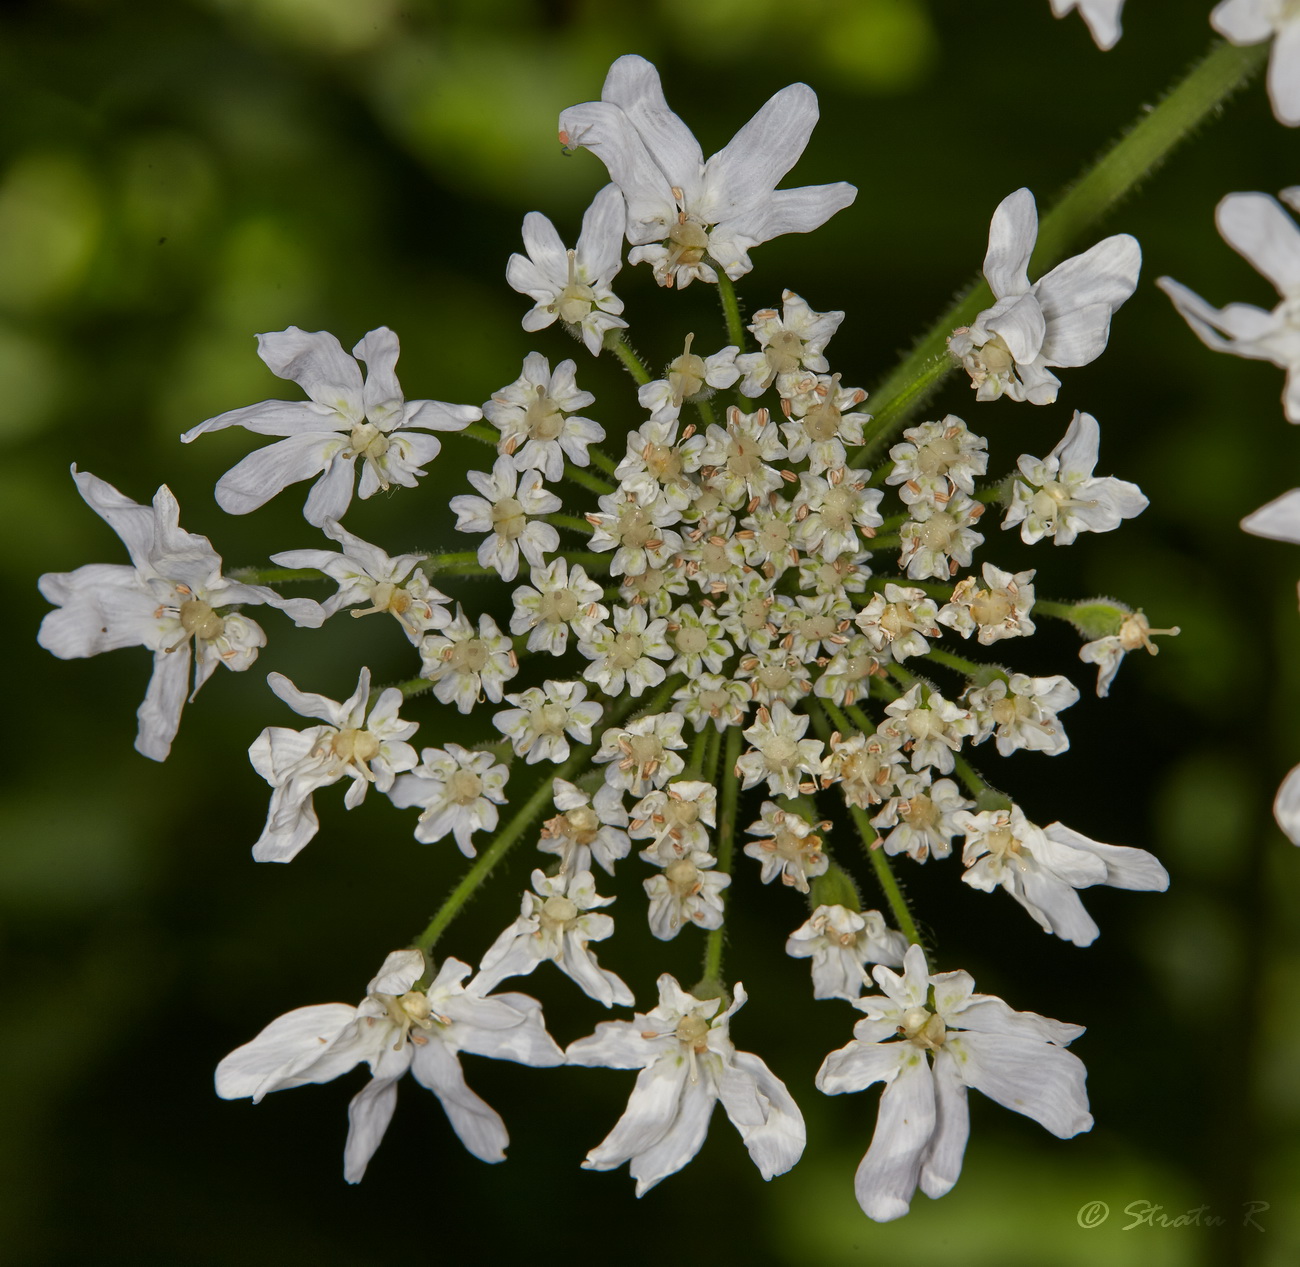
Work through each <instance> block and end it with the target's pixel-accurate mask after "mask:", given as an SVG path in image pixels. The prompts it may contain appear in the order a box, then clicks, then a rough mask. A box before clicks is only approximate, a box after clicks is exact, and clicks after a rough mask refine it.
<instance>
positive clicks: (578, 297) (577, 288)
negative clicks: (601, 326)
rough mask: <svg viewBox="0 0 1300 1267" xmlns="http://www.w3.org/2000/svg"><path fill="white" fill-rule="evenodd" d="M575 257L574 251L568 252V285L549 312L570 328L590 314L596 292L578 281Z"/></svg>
mask: <svg viewBox="0 0 1300 1267" xmlns="http://www.w3.org/2000/svg"><path fill="white" fill-rule="evenodd" d="M576 257H577V252H576V251H570V252H569V283H568V285H567V286H565V288H564V289H563V290H562V291H560V294H559V297H558V298H557V299H556V301H555V302H554V303H553V304H552V305H551V311H552V312H554V313H557V314H558V315H559V318H560V320H561V321H567V322H568V323H569V325H571V326H576V325H578V324H579V323H580V322H581V321H582V319H583V318H584V317H586V316H587V315H588V314H589V313H590V312H591V309H592V305H593V304H594V303H595V302H596V292H595V291H594V290H592V288H591V287H590V286H586V285H584V284H583V283H582V282H580V281H579V280H578V268H577V260H576Z"/></svg>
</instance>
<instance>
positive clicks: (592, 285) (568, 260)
mask: <svg viewBox="0 0 1300 1267" xmlns="http://www.w3.org/2000/svg"><path fill="white" fill-rule="evenodd" d="M626 222H627V212H626V209H625V208H624V205H623V195H622V194H621V193H619V191H618V186H617V185H606V186H605V188H604V189H602V190H601V191H600V193H598V194H597V195H596V197H595V198H594V199H593V200H592V203H591V206H590V207H588V208H587V210H586V212H585V213H584V214H583V217H582V232H581V233H580V234H579V235H578V245H577V248H576V249H575V250H565V247H564V243H563V242H562V241H561V240H560V235H559V234H558V233H557V232H556V231H555V226H554V225H553V224H552V223H551V222H550V221H549V220H548V219H547V218H546V217H545V216H544V215H542V213H541V212H540V211H530V212H529V213H528V214H527V215H526V216H525V217H524V230H523V232H524V250H525V251H527V252H528V256H527V258H525V257H524V256H522V255H512V256H511V257H510V261H509V263H508V264H507V265H506V281H508V282H509V283H510V285H511V286H512V287H513V288H514V289H515V290H517V291H519V293H520V294H521V295H528V296H529V297H530V298H531V299H532V300H533V302H534V304H535V305H536V306H535V307H534V308H532V309H530V310H529V311H528V312H526V313H525V314H524V320H523V327H524V329H525V330H527V331H528V332H529V333H530V334H531V333H532V332H533V331H534V330H544V329H546V327H547V326H549V325H551V324H552V322H554V321H555V319H556V318H557V317H558V318H559V319H560V320H561V321H562V322H564V324H565V325H566V326H567V327H568V328H569V329H570V330H572V331H573V332H574V333H575V334H580V335H581V337H582V341H583V343H584V344H585V345H586V348H587V351H588V352H590V353H591V354H592V356H599V355H600V349H601V344H602V342H603V340H604V338H605V333H606V332H607V331H609V330H623V329H626V328H627V322H626V321H624V320H623V319H622V318H621V317H620V316H619V315H618V314H619V313H621V312H622V311H623V301H622V300H621V299H619V298H618V296H617V295H615V294H614V292H613V291H612V290H610V283H611V282H612V281H613V279H614V274H615V273H617V272H618V270H619V269H620V268H622V266H623V226H624V224H625V223H626Z"/></svg>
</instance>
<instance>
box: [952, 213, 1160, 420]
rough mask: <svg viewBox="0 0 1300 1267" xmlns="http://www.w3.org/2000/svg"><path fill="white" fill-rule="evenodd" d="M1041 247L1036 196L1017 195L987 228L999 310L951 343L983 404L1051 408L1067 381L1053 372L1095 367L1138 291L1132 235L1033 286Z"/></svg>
mask: <svg viewBox="0 0 1300 1267" xmlns="http://www.w3.org/2000/svg"><path fill="white" fill-rule="evenodd" d="M1037 240H1038V208H1037V207H1036V206H1035V205H1034V195H1033V194H1032V193H1030V192H1029V190H1028V189H1017V190H1016V192H1015V193H1013V194H1009V195H1008V196H1007V197H1006V198H1004V199H1003V200H1002V202H1001V203H999V204H998V208H997V210H996V211H995V212H994V213H993V220H992V223H991V224H990V226H989V249H988V254H987V255H985V257H984V276H985V278H987V280H988V283H989V286H990V288H991V289H992V291H993V298H994V300H995V303H994V305H993V307H992V308H985V309H984V311H983V312H981V313H980V314H979V316H977V317H976V318H975V320H974V322H973V323H972V324H971V325H970V326H969V328H963V329H960V330H954V331H953V334H952V337H951V338H950V339H949V340H948V346H949V348H950V349H951V351H952V354H953V355H954V356H955V357H956V358H957V359H958V360H959V361H960V362H961V363H962V365H963V366H964V367H965V368H966V372H967V373H968V374H970V377H971V384H972V386H973V387H974V388H975V389H976V396H977V398H978V399H979V400H996V399H997V398H998V397H999V396H1002V395H1006V396H1008V397H1009V398H1010V399H1011V400H1028V401H1029V402H1030V403H1031V404H1035V405H1050V404H1051V403H1052V402H1053V401H1054V400H1055V399H1056V390H1057V388H1058V387H1060V385H1061V381H1060V379H1058V378H1057V377H1056V376H1055V375H1054V374H1053V373H1052V372H1051V370H1050V369H1049V366H1051V367H1056V368H1061V367H1074V366H1079V365H1087V364H1088V363H1089V362H1090V361H1095V360H1096V359H1097V357H1099V356H1100V355H1101V354H1102V352H1103V351H1105V349H1106V341H1107V339H1108V338H1109V337H1110V319H1111V317H1112V316H1113V315H1114V313H1115V310H1116V309H1117V308H1119V306H1120V305H1121V304H1122V303H1123V302H1124V301H1125V300H1126V299H1127V298H1128V297H1129V296H1130V295H1131V294H1132V293H1133V291H1134V289H1135V288H1136V286H1137V280H1138V272H1139V271H1140V269H1141V267H1142V249H1141V247H1139V246H1138V244H1137V239H1136V238H1133V237H1131V236H1129V234H1127V233H1118V234H1116V235H1115V236H1114V237H1109V238H1105V239H1103V240H1102V241H1101V242H1098V243H1097V245H1096V246H1094V247H1093V248H1092V249H1091V250H1089V251H1085V252H1084V253H1083V254H1082V255H1076V256H1074V257H1072V258H1071V259H1068V260H1066V261H1065V262H1064V263H1061V264H1058V265H1057V266H1056V267H1055V268H1054V269H1052V271H1051V272H1050V273H1047V274H1045V275H1044V276H1043V277H1041V278H1040V279H1039V280H1038V281H1036V282H1033V283H1032V284H1031V283H1030V281H1029V257H1030V256H1031V255H1032V254H1033V251H1034V244H1035V242H1037Z"/></svg>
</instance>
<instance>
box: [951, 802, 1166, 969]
mask: <svg viewBox="0 0 1300 1267" xmlns="http://www.w3.org/2000/svg"><path fill="white" fill-rule="evenodd" d="M955 822H956V824H957V829H958V830H959V831H961V832H964V833H965V836H966V845H965V848H964V849H963V850H962V862H963V863H964V864H965V867H966V870H965V871H964V872H963V873H962V877H961V878H962V879H963V880H964V881H965V882H966V883H967V884H969V885H970V886H971V887H972V888H975V889H980V890H982V891H983V892H985V893H992V892H993V890H994V889H995V888H998V887H999V886H1000V887H1002V888H1004V889H1006V891H1007V892H1008V893H1010V894H1011V896H1012V897H1013V898H1015V899H1016V901H1017V902H1019V903H1020V905H1021V906H1023V907H1024V908H1025V910H1027V911H1028V912H1029V913H1030V915H1032V916H1033V917H1034V919H1035V920H1036V921H1037V923H1038V924H1039V925H1040V926H1041V927H1042V928H1043V930H1044V931H1045V932H1049V933H1055V934H1056V936H1057V937H1061V938H1063V939H1064V940H1066V941H1070V942H1073V943H1074V944H1075V945H1076V946H1090V945H1091V944H1092V943H1093V941H1094V940H1096V937H1097V933H1098V931H1099V930H1098V928H1097V925H1096V924H1095V923H1094V922H1093V919H1092V916H1090V915H1089V914H1088V912H1087V911H1086V910H1084V908H1083V903H1082V902H1081V901H1080V900H1079V895H1078V893H1077V892H1076V891H1075V890H1077V889H1086V888H1089V887H1091V886H1092V885H1094V884H1108V885H1110V886H1111V887H1112V888H1116V889H1147V890H1154V891H1156V892H1161V893H1163V892H1164V890H1165V889H1167V888H1168V887H1169V873H1168V872H1167V871H1166V870H1165V869H1164V867H1162V866H1161V865H1160V863H1159V862H1158V861H1157V860H1156V859H1155V858H1154V857H1153V856H1152V855H1151V854H1149V853H1147V851H1146V850H1145V849H1133V848H1130V847H1129V846H1127V845H1104V844H1102V843H1101V842H1100V841H1096V840H1090V839H1089V838H1088V837H1087V836H1085V835H1083V834H1082V833H1081V832H1077V831H1073V830H1071V829H1070V828H1069V827H1066V826H1065V824H1064V823H1049V824H1048V825H1047V826H1046V827H1038V826H1035V824H1033V823H1031V822H1030V821H1029V820H1028V819H1027V818H1026V817H1025V815H1024V813H1023V811H1022V810H1021V809H1020V807H1019V806H1018V805H1013V806H1012V807H1011V809H1010V810H984V811H982V812H981V813H978V814H972V813H969V812H968V811H965V810H962V811H959V812H958V813H957V815H956V818H955Z"/></svg>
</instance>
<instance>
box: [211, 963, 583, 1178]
mask: <svg viewBox="0 0 1300 1267" xmlns="http://www.w3.org/2000/svg"><path fill="white" fill-rule="evenodd" d="M424 971H425V962H424V955H423V954H421V952H420V951H418V950H395V951H393V953H392V954H390V955H389V956H388V958H387V959H385V960H384V964H383V967H381V968H380V969H379V975H378V976H376V977H375V979H374V980H373V981H371V983H370V984H369V985H368V986H367V987H366V997H365V998H364V999H363V1000H362V1001H361V1003H360V1004H359V1005H358V1006H357V1007H351V1006H349V1005H348V1004H346V1003H320V1004H317V1005H316V1006H314V1007H300V1008H296V1009H295V1010H294V1011H292V1012H286V1013H285V1014H284V1015H283V1016H281V1017H278V1018H277V1019H276V1020H274V1021H272V1022H271V1023H270V1024H269V1025H268V1026H267V1027H266V1028H265V1029H264V1030H263V1031H262V1032H261V1033H260V1034H258V1035H257V1037H256V1038H254V1039H253V1040H252V1041H251V1042H247V1043H245V1044H244V1045H243V1046H242V1047H238V1048H236V1049H235V1050H234V1051H232V1052H231V1053H230V1055H229V1056H227V1057H226V1058H225V1059H224V1060H223V1061H222V1062H221V1063H220V1064H219V1065H218V1066H217V1078H216V1082H217V1094H218V1095H219V1096H220V1097H221V1098H222V1099H223V1100H238V1099H242V1098H243V1097H245V1096H251V1097H252V1100H253V1103H254V1104H256V1103H258V1101H260V1100H261V1099H262V1097H263V1096H265V1095H269V1094H270V1093H271V1092H272V1091H283V1090H286V1089H287V1088H289V1087H301V1086H304V1085H305V1084H307V1083H309V1082H331V1081H333V1080H334V1079H335V1078H337V1077H339V1076H340V1075H341V1074H345V1073H347V1072H348V1071H349V1070H350V1069H352V1068H354V1067H355V1066H356V1065H359V1064H361V1063H362V1062H365V1063H366V1064H367V1065H369V1066H370V1075H371V1080H370V1081H369V1082H368V1083H367V1084H366V1085H365V1086H364V1087H362V1089H361V1090H360V1091H359V1092H357V1094H356V1095H355V1096H353V1098H352V1103H351V1104H350V1105H349V1106H348V1139H347V1143H346V1144H345V1145H344V1148H343V1177H344V1178H345V1179H346V1180H347V1181H348V1183H360V1182H361V1178H362V1176H363V1175H364V1174H365V1173H366V1166H367V1165H368V1164H369V1163H370V1159H371V1158H372V1157H373V1156H374V1154H375V1149H377V1148H378V1147H379V1144H380V1141H381V1140H382V1139H383V1138H384V1132H385V1131H386V1130H387V1129H388V1123H389V1122H390V1121H391V1120H392V1116H393V1110H394V1108H396V1106H397V1082H398V1080H399V1079H400V1078H401V1077H402V1075H403V1074H404V1073H406V1071H407V1070H408V1069H409V1070H410V1071H411V1073H412V1075H413V1076H414V1078H415V1080H416V1081H417V1082H418V1083H419V1084H420V1085H421V1086H423V1087H428V1089H429V1090H430V1091H432V1092H433V1094H434V1095H436V1096H437V1097H438V1102H439V1103H440V1104H441V1105H442V1107H443V1109H444V1110H445V1111H446V1114H447V1117H448V1119H449V1120H450V1122H451V1126H452V1129H453V1130H454V1131H455V1132H456V1134H457V1135H458V1136H459V1137H460V1141H461V1143H462V1144H464V1145H465V1147H466V1148H468V1149H469V1151H470V1152H471V1153H473V1154H474V1156H475V1157H478V1158H481V1159H482V1160H483V1161H489V1162H495V1161H504V1160H505V1148H506V1145H507V1144H508V1143H509V1142H510V1139H509V1136H508V1135H507V1134H506V1127H505V1123H504V1122H503V1121H502V1120H501V1117H500V1115H499V1114H498V1113H497V1112H496V1110H495V1109H493V1108H492V1107H491V1106H490V1105H488V1104H486V1103H484V1102H483V1101H482V1100H481V1099H479V1097H478V1096H477V1095H475V1094H474V1092H473V1091H471V1090H470V1089H469V1087H468V1086H466V1085H465V1076H464V1074H463V1073H462V1072H461V1068H460V1061H459V1059H458V1056H459V1054H460V1053H461V1052H462V1051H467V1052H471V1053H473V1054H474V1055H478V1056H491V1057H493V1058H495V1059H497V1060H513V1061H517V1062H518V1063H519V1064H521V1065H536V1066H539V1067H547V1066H553V1065H560V1064H563V1063H564V1055H563V1053H562V1052H561V1051H560V1049H559V1047H557V1046H556V1044H555V1040H554V1039H552V1038H551V1036H550V1035H549V1034H548V1033H547V1032H546V1023H545V1021H544V1020H543V1019H542V1009H541V1005H540V1004H539V1003H538V1002H537V1000H536V999H531V998H529V997H528V995H526V994H496V995H492V996H491V997H490V998H484V997H482V992H478V993H475V992H473V991H470V990H466V989H465V988H464V987H463V986H462V985H461V982H462V981H463V980H464V979H465V977H466V976H468V975H469V973H470V967H469V965H468V964H465V963H461V962H460V960H458V959H447V960H445V961H444V962H443V965H442V968H441V969H440V970H439V972H438V974H437V976H436V977H435V978H434V980H433V982H432V983H431V984H430V985H429V986H428V987H427V988H425V989H423V990H421V989H419V988H418V987H417V985H416V982H417V981H419V979H420V978H421V977H422V976H423V975H424Z"/></svg>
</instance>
